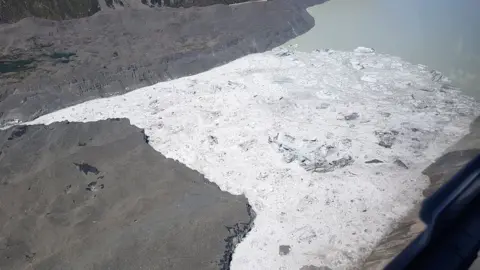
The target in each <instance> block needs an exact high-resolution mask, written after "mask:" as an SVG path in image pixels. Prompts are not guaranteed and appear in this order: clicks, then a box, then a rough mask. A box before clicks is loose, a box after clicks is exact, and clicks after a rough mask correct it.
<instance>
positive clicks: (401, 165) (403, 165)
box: [393, 159, 408, 169]
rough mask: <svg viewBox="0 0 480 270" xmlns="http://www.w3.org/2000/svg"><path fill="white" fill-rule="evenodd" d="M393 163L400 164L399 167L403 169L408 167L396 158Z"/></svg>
mask: <svg viewBox="0 0 480 270" xmlns="http://www.w3.org/2000/svg"><path fill="white" fill-rule="evenodd" d="M393 163H394V164H395V165H397V166H400V167H402V168H404V169H408V166H407V165H406V164H405V163H404V162H403V161H401V160H400V159H396V160H395V161H394V162H393Z"/></svg>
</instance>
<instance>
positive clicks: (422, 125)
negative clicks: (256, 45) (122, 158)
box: [32, 48, 479, 270]
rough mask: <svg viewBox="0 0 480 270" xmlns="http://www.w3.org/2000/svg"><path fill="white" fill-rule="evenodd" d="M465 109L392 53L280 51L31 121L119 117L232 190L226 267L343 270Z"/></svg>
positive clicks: (364, 249)
mask: <svg viewBox="0 0 480 270" xmlns="http://www.w3.org/2000/svg"><path fill="white" fill-rule="evenodd" d="M476 108H477V106H476V104H475V103H474V101H473V100H471V99H469V98H467V97H465V96H463V95H461V93H460V92H458V91H457V90H455V89H453V87H451V86H450V85H449V83H448V81H447V80H446V79H445V78H443V77H442V76H438V73H437V72H431V71H430V70H429V69H427V68H426V67H425V66H419V65H411V64H409V63H406V62H404V61H402V60H400V59H399V58H396V57H391V56H386V55H379V54H376V53H375V52H374V51H373V50H369V49H366V48H361V49H358V50H356V51H355V52H337V51H329V50H323V51H315V52H312V53H301V52H294V51H291V50H289V49H288V48H280V49H275V50H273V51H271V52H267V53H262V54H255V55H250V56H246V57H244V58H241V59H238V60H236V61H234V62H231V63H229V64H226V65H224V66H222V67H218V68H215V69H212V70H210V71H207V72H204V73H201V74H198V75H195V76H191V77H185V78H181V79H177V80H172V81H167V82H162V83H158V84H156V85H153V86H149V87H145V88H141V89H138V90H135V91H132V92H130V93H127V94H125V95H121V96H116V97H110V98H104V99H97V100H92V101H89V102H86V103H83V104H79V105H77V106H74V107H69V108H66V109H63V110H60V111H57V112H55V113H52V114H48V115H45V116H42V117H40V118H38V119H37V120H35V121H33V122H32V123H35V124H38V123H51V122H55V121H62V120H70V121H82V122H85V121H96V120H100V119H106V118H118V117H127V118H129V119H130V120H131V123H132V124H134V125H137V126H139V127H141V128H145V131H146V134H147V135H148V136H149V139H150V144H151V145H152V146H153V147H154V148H155V149H156V150H158V151H160V152H162V153H163V154H164V155H166V156H167V157H171V158H174V159H177V160H179V161H181V162H182V163H185V164H186V165H187V166H189V167H191V168H193V169H195V170H198V171H200V172H201V173H203V174H205V176H206V177H207V178H208V179H210V180H211V181H213V182H215V183H217V184H218V185H219V186H220V188H221V189H223V190H226V191H229V192H231V193H234V194H240V193H244V194H245V195H246V196H247V198H248V200H249V202H250V204H251V205H252V206H253V208H254V210H255V212H256V213H257V218H256V220H255V224H254V227H253V229H252V231H251V232H250V233H249V234H248V236H247V237H246V238H245V239H244V241H243V242H242V243H240V244H239V245H238V247H237V249H236V251H235V254H234V256H233V261H232V265H231V268H232V269H248V270H250V269H300V268H301V267H302V266H304V265H315V266H328V267H330V268H335V269H336V268H340V269H344V268H349V267H355V265H358V263H359V262H360V261H361V260H362V259H363V258H364V257H365V256H366V255H367V254H368V253H369V252H370V251H371V250H372V248H373V246H374V245H375V244H376V242H377V241H378V240H379V239H380V238H381V237H382V235H383V234H385V233H386V232H387V231H388V230H389V228H390V226H391V225H392V224H393V223H394V222H395V221H397V220H399V219H400V217H401V216H402V215H404V214H405V213H406V212H407V210H409V209H410V208H411V207H412V205H413V204H414V203H415V202H416V201H418V200H420V199H422V198H421V196H422V195H421V190H422V189H423V188H425V187H426V184H427V179H426V177H422V176H421V171H422V170H423V169H424V168H425V167H426V166H427V165H428V164H429V163H430V162H431V161H432V160H433V159H434V158H435V157H437V156H439V155H440V154H441V153H442V151H443V150H444V149H446V148H447V147H448V146H449V145H450V144H452V143H453V142H454V141H456V140H457V139H459V138H460V137H461V136H462V135H464V134H465V133H467V131H468V125H469V123H470V121H471V120H472V119H473V117H474V116H475V115H478V113H479V111H478V109H476ZM285 246H287V247H288V252H285V250H287V249H286V248H281V247H285Z"/></svg>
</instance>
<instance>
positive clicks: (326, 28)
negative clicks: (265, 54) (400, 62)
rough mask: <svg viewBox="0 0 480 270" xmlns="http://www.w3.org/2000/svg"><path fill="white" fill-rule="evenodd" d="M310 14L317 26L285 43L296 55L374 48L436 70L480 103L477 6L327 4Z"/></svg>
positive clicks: (406, 0) (431, 0) (425, 0)
mask: <svg viewBox="0 0 480 270" xmlns="http://www.w3.org/2000/svg"><path fill="white" fill-rule="evenodd" d="M308 11H309V13H310V14H311V15H312V16H313V17H314V18H315V27H314V28H313V29H312V30H310V31H309V32H307V33H306V34H304V35H302V36H299V37H298V38H296V39H294V40H292V41H290V42H289V43H288V44H298V49H299V50H302V51H311V50H313V49H318V48H331V49H335V50H353V49H354V48H356V47H358V46H365V47H372V48H375V49H376V50H377V51H378V52H381V53H387V54H391V55H395V56H400V57H402V58H403V59H405V60H407V61H409V62H412V63H417V64H425V65H427V66H429V67H430V68H432V69H437V70H439V71H441V72H442V73H444V74H445V75H447V76H448V77H449V78H450V79H451V80H452V81H453V83H454V85H455V86H457V87H460V88H461V89H462V91H464V92H465V93H466V94H468V95H471V96H473V97H475V98H476V99H477V100H480V30H479V29H480V16H478V12H479V11H480V1H478V0H402V1H399V0H330V1H328V2H326V3H324V4H321V5H317V6H313V7H311V8H309V9H308Z"/></svg>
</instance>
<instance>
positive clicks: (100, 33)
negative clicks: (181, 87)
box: [0, 0, 322, 124]
mask: <svg viewBox="0 0 480 270" xmlns="http://www.w3.org/2000/svg"><path fill="white" fill-rule="evenodd" d="M317 2H322V1H321V0H318V1H315V0H314V1H306V2H301V3H298V2H295V1H289V0H276V1H265V2H254V3H248V4H242V5H214V6H208V7H202V8H195V7H194V8H188V9H169V8H147V7H146V8H122V9H119V8H117V9H108V10H105V11H104V10H102V11H101V12H98V13H96V14H94V15H93V16H91V17H87V18H81V19H75V20H64V21H50V20H44V19H39V18H26V19H23V20H21V21H19V22H17V23H15V24H4V25H0V36H1V37H2V38H1V39H0V89H1V90H0V124H1V123H3V124H5V123H12V122H13V123H14V122H16V121H25V120H31V119H33V118H35V117H38V116H40V115H43V114H45V113H48V112H52V111H54V110H56V109H60V108H63V107H65V106H68V105H73V104H76V103H79V102H82V101H85V100H88V99H92V98H98V97H105V96H110V95H114V94H120V93H125V92H127V91H130V90H132V89H136V88H138V87H141V86H146V85H150V84H153V83H156V82H159V81H165V80H170V79H174V78H177V77H181V76H186V75H191V74H195V73H198V72H201V71H205V70H207V69H210V68H212V67H215V66H217V65H221V64H224V63H226V62H228V61H231V60H234V59H236V58H238V57H240V56H243V55H246V54H249V53H255V52H262V51H265V50H268V49H271V48H273V47H275V46H278V45H280V44H282V43H284V42H286V41H287V40H289V39H290V38H292V37H295V36H297V35H300V34H302V33H304V32H306V31H307V30H309V29H310V28H311V27H312V26H313V25H314V21H313V18H312V17H310V15H308V13H307V12H306V7H308V6H309V5H311V4H314V3H317ZM142 6H144V5H142Z"/></svg>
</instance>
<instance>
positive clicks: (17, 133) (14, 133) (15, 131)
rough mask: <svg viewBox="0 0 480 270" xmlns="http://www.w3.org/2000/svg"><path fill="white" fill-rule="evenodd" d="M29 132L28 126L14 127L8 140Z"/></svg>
mask: <svg viewBox="0 0 480 270" xmlns="http://www.w3.org/2000/svg"><path fill="white" fill-rule="evenodd" d="M25 132H27V126H16V127H14V128H13V129H12V133H11V134H10V136H9V137H8V138H7V140H9V141H11V140H13V139H16V138H20V137H22V136H23V134H25Z"/></svg>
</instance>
